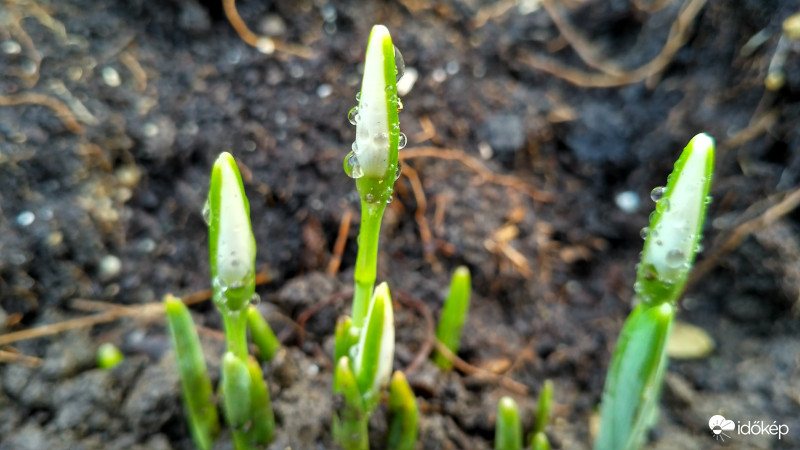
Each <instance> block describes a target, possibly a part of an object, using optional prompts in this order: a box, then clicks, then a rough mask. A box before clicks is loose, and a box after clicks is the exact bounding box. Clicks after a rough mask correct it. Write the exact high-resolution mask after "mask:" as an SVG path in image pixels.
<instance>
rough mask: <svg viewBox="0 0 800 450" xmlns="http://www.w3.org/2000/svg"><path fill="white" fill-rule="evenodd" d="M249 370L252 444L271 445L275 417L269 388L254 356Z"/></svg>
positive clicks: (250, 435)
mask: <svg viewBox="0 0 800 450" xmlns="http://www.w3.org/2000/svg"><path fill="white" fill-rule="evenodd" d="M247 370H248V372H249V373H250V418H251V421H252V423H251V427H250V431H249V432H248V438H249V440H250V442H253V443H255V444H262V445H263V444H269V443H270V442H271V441H272V435H273V433H274V432H275V416H274V415H273V413H272V404H271V402H270V399H269V388H268V387H267V382H266V381H264V374H263V373H262V372H261V366H259V365H258V361H256V360H255V358H253V357H252V356H251V357H250V358H248V359H247Z"/></svg>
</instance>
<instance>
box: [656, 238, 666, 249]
mask: <svg viewBox="0 0 800 450" xmlns="http://www.w3.org/2000/svg"><path fill="white" fill-rule="evenodd" d="M656 245H657V246H659V247H661V246H662V245H664V242H663V241H661V239H658V240H656Z"/></svg>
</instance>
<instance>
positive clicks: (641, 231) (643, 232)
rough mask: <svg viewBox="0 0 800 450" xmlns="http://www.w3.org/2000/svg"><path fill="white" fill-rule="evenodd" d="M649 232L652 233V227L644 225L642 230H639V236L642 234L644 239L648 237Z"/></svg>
mask: <svg viewBox="0 0 800 450" xmlns="http://www.w3.org/2000/svg"><path fill="white" fill-rule="evenodd" d="M648 233H650V228H647V227H644V228H642V229H641V230H639V236H641V237H642V239H647V234H648Z"/></svg>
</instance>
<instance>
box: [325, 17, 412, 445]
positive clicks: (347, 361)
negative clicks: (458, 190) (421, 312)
mask: <svg viewBox="0 0 800 450" xmlns="http://www.w3.org/2000/svg"><path fill="white" fill-rule="evenodd" d="M396 57H397V58H398V60H401V58H400V56H399V52H396V49H395V47H394V45H393V44H392V38H391V36H390V34H389V30H388V29H386V27H384V26H383V25H376V26H374V27H373V28H372V32H371V33H370V37H369V42H368V44H367V51H366V58H365V62H364V77H363V80H362V84H361V91H360V92H359V94H358V95H357V96H356V98H357V99H358V105H357V106H356V107H355V108H353V109H351V110H350V112H349V113H348V118H349V120H350V122H351V123H352V124H354V125H355V126H356V138H355V141H354V142H353V145H352V151H351V152H350V153H348V154H347V156H346V157H345V160H344V170H345V173H347V175H348V176H350V177H351V178H354V179H355V181H356V189H357V190H358V193H359V197H360V199H361V229H360V231H359V236H358V255H357V258H356V267H355V274H354V290H353V304H352V309H351V316H350V317H343V318H341V319H340V320H339V322H338V324H337V326H336V344H335V355H334V356H335V359H336V368H335V371H334V382H333V391H334V394H336V395H337V400H338V401H337V402H335V404H336V405H337V407H336V410H335V411H334V417H333V425H332V430H333V436H334V439H335V440H336V441H337V443H338V444H339V445H340V446H342V447H343V448H345V449H348V450H349V449H367V448H369V441H368V429H367V424H368V422H369V417H370V415H371V414H372V412H373V410H374V409H375V407H376V406H377V405H378V403H379V400H380V397H381V392H383V390H384V389H385V388H386V387H387V385H388V384H389V376H390V375H391V373H392V362H393V360H394V314H393V309H392V299H391V295H390V293H389V286H388V285H387V284H386V283H385V282H384V283H381V284H380V285H379V286H378V287H377V288H375V287H374V286H375V281H376V278H377V262H378V261H377V260H378V242H379V237H380V226H381V220H382V218H383V213H384V211H385V210H386V205H387V204H388V203H389V202H391V201H392V193H393V192H394V182H395V180H396V179H397V177H398V176H399V174H400V165H399V162H398V150H399V149H400V148H401V147H403V146H404V145H405V135H403V134H402V133H401V132H400V122H399V118H398V105H400V99H399V98H398V96H397V79H398V78H399V76H402V73H401V72H400V71H399V70H398V69H397V66H396ZM395 380H396V381H395V382H393V383H392V394H391V400H390V410H391V411H393V413H392V417H393V418H392V424H391V425H390V429H391V432H390V436H389V443H388V444H387V447H389V448H409V447H408V445H409V444H408V442H413V441H415V440H416V432H417V431H416V399H415V397H414V394H413V392H412V391H411V389H410V387H408V384H407V383H404V382H405V377H403V376H402V374H400V375H395ZM411 405H413V407H412V406H411Z"/></svg>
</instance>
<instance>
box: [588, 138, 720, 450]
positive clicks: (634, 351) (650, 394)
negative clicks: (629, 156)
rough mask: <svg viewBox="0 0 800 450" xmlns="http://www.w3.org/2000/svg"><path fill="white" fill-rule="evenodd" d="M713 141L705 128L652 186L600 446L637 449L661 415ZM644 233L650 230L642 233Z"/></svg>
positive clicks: (707, 185) (702, 217)
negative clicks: (663, 183)
mask: <svg viewBox="0 0 800 450" xmlns="http://www.w3.org/2000/svg"><path fill="white" fill-rule="evenodd" d="M713 165H714V141H713V140H712V139H711V138H710V137H709V136H708V135H706V134H698V135H697V136H695V137H694V138H693V139H692V140H691V141H690V142H689V145H687V146H686V148H685V149H684V150H683V153H682V154H681V156H680V158H679V159H678V161H677V162H676V163H675V168H674V170H673V172H672V174H671V175H670V176H669V178H668V182H667V187H666V188H656V189H654V190H653V193H652V195H651V196H652V198H653V200H655V201H656V211H655V213H654V214H653V215H652V218H651V221H650V227H649V230H643V231H648V232H647V233H646V240H645V244H644V250H643V252H642V260H641V263H640V264H639V269H638V271H637V274H636V283H635V285H634V289H635V290H636V294H637V295H638V297H639V298H640V300H641V303H639V305H638V306H636V308H634V310H633V311H632V312H631V314H630V315H629V316H628V318H627V320H626V321H625V324H624V325H623V327H622V331H621V332H620V337H619V340H618V342H617V346H616V348H615V349H614V355H613V356H612V358H611V364H610V366H609V370H608V375H607V376H606V384H605V388H604V390H603V401H602V405H601V409H600V433H599V435H598V437H597V440H596V441H595V445H594V448H595V449H597V450H604V449H612V448H613V449H636V448H639V447H640V446H641V445H642V443H643V442H644V438H645V433H646V431H647V429H649V428H650V427H651V426H652V425H653V423H654V422H655V420H656V414H657V406H658V397H659V395H660V391H661V385H662V382H663V378H664V372H665V371H666V365H667V355H666V351H665V349H666V342H667V338H668V336H669V332H670V330H671V328H672V323H673V320H674V317H675V302H676V301H677V299H678V297H679V296H680V294H681V293H682V291H683V288H684V286H685V284H686V279H687V277H688V276H689V272H690V270H691V268H692V264H693V262H694V258H695V255H696V253H697V249H698V247H699V243H700V239H701V237H702V229H703V222H704V220H705V215H706V205H707V204H708V203H709V202H710V197H708V191H709V188H710V184H711V176H712V171H713ZM643 234H644V233H643Z"/></svg>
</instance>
